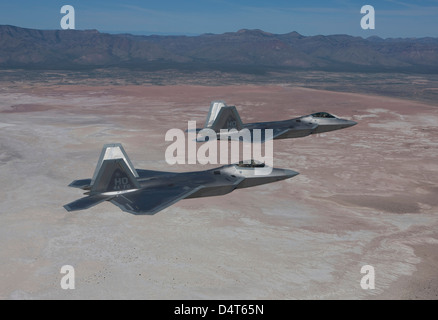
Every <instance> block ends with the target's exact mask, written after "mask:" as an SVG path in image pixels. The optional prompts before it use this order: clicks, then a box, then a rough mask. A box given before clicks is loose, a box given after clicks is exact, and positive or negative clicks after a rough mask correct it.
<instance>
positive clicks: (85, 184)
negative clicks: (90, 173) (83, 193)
mask: <svg viewBox="0 0 438 320" xmlns="http://www.w3.org/2000/svg"><path fill="white" fill-rule="evenodd" d="M90 185H91V179H82V180H75V181H73V182H72V183H70V184H69V185H68V186H69V187H72V188H79V189H84V190H87V189H89V188H90Z"/></svg>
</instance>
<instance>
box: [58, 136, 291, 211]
mask: <svg viewBox="0 0 438 320" xmlns="http://www.w3.org/2000/svg"><path fill="white" fill-rule="evenodd" d="M266 169H269V170H266ZM297 174H298V172H295V171H292V170H287V169H276V168H271V167H268V166H265V165H264V164H263V163H258V162H256V161H253V160H252V161H248V162H247V161H245V162H243V161H241V162H239V163H238V164H232V165H226V166H223V167H219V168H216V169H211V170H206V171H197V172H184V173H174V172H163V171H152V170H140V169H137V170H136V169H135V168H134V166H133V165H132V163H131V161H130V160H129V158H128V156H127V155H126V153H125V150H124V149H123V147H122V145H121V144H107V145H104V147H103V149H102V152H101V154H100V158H99V161H98V163H97V167H96V170H95V172H94V175H93V178H92V179H83V180H75V181H73V182H72V183H71V184H70V185H69V186H70V187H74V188H80V189H83V190H86V191H87V192H86V193H85V194H86V195H87V196H86V197H84V198H81V199H79V200H76V201H73V202H71V203H69V204H67V205H65V206H64V208H65V209H66V210H67V211H76V210H82V209H87V208H90V207H92V206H95V205H97V204H99V203H101V202H103V201H110V202H112V203H113V204H115V205H116V206H118V207H119V208H120V209H122V210H123V211H126V212H129V213H133V214H144V215H153V214H155V213H157V212H158V211H160V210H163V209H164V208H167V207H168V206H171V205H172V204H174V203H175V202H177V201H179V200H182V199H188V198H198V197H210V196H220V195H224V194H227V193H230V192H231V191H233V190H234V189H241V188H247V187H254V186H258V185H261V184H265V183H271V182H276V181H280V180H284V179H288V178H292V177H294V176H296V175H297Z"/></svg>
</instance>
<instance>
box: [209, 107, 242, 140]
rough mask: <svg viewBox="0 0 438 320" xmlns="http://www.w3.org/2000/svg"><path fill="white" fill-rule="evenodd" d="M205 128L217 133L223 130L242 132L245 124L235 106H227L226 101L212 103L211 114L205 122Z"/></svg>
mask: <svg viewBox="0 0 438 320" xmlns="http://www.w3.org/2000/svg"><path fill="white" fill-rule="evenodd" d="M205 128H210V129H212V130H214V131H216V132H219V131H220V130H221V129H227V130H231V129H236V130H242V129H243V123H242V120H241V119H240V116H239V113H238V112H237V109H236V107H235V106H227V105H226V104H225V102H224V101H212V102H211V104H210V112H209V113H208V116H207V120H206V121H205Z"/></svg>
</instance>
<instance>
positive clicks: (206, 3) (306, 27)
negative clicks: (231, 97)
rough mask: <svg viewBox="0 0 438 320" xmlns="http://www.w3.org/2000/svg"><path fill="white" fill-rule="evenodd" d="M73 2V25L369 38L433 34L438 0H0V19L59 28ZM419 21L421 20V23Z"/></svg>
mask: <svg viewBox="0 0 438 320" xmlns="http://www.w3.org/2000/svg"><path fill="white" fill-rule="evenodd" d="M66 4H69V5H72V6H73V7H74V8H75V25H76V26H75V27H76V29H77V30H85V29H96V30H99V31H100V32H106V33H131V34H138V35H139V34H142V35H150V34H157V35H200V34H204V33H214V34H222V33H226V32H235V31H237V30H240V29H260V30H263V31H265V32H269V33H274V34H285V33H289V32H292V31H296V32H298V33H300V34H302V35H305V36H313V35H320V34H321V35H329V34H348V35H352V36H361V37H363V38H368V37H370V36H379V37H381V38H399V37H400V38H409V37H417V38H421V37H437V35H438V34H437V30H438V19H437V17H438V1H437V0H419V1H397V0H384V1H365V0H362V1H358V0H353V1H344V0H333V1H322V0H310V1H308V2H306V3H305V6H304V7H303V6H302V5H301V6H300V5H298V4H296V3H291V2H290V1H286V0H276V1H270V2H266V1H262V0H252V1H249V0H238V1H233V2H231V1H228V0H202V1H201V0H190V1H185V2H180V1H176V0H164V1H160V2H152V3H151V2H149V1H148V2H146V3H145V2H144V1H140V0H128V1H124V2H123V3H119V2H117V1H114V0H108V1H102V0H98V1H93V2H91V3H90V2H85V3H84V2H83V1H78V0H71V1H69V2H65V3H60V2H59V1H54V0H43V1H38V2H34V1H30V0H24V1H18V2H5V3H1V4H0V24H3V25H5V24H6V25H13V26H18V27H23V28H33V29H52V30H53V29H61V27H60V20H61V18H62V17H63V14H61V13H60V9H61V7H62V6H63V5H66ZM363 5H372V6H373V7H374V9H375V20H376V28H375V29H374V30H363V29H361V27H360V21H361V18H362V17H363V14H361V13H360V9H361V7H362V6H363ZM419 21H421V23H419Z"/></svg>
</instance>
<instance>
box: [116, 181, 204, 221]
mask: <svg viewBox="0 0 438 320" xmlns="http://www.w3.org/2000/svg"><path fill="white" fill-rule="evenodd" d="M203 187H204V186H197V187H189V186H163V187H158V188H157V187H155V188H153V189H152V188H151V189H148V188H146V189H140V190H137V191H133V192H127V193H123V194H119V195H117V196H115V197H114V198H112V199H111V200H110V201H111V202H112V203H113V204H115V205H116V206H118V207H119V208H120V209H122V210H123V211H126V212H129V213H132V214H137V215H141V214H145V215H153V214H156V213H157V212H158V211H161V210H163V209H165V208H167V207H169V206H171V205H172V204H174V203H176V202H178V201H179V200H182V199H184V198H187V197H188V196H189V195H191V194H193V193H195V192H196V191H198V190H199V189H202V188H203Z"/></svg>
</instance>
